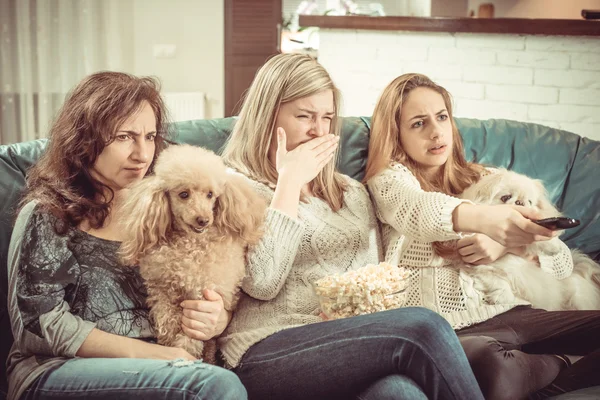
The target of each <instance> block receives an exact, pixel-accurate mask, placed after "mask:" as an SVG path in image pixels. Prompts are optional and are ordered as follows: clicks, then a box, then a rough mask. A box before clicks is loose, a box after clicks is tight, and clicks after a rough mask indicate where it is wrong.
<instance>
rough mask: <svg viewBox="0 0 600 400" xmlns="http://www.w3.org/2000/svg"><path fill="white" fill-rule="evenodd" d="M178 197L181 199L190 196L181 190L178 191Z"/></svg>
mask: <svg viewBox="0 0 600 400" xmlns="http://www.w3.org/2000/svg"><path fill="white" fill-rule="evenodd" d="M179 197H181V198H182V199H187V198H188V197H190V194H189V193H188V192H187V191H185V190H184V191H183V192H179Z"/></svg>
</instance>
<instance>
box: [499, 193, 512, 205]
mask: <svg viewBox="0 0 600 400" xmlns="http://www.w3.org/2000/svg"><path fill="white" fill-rule="evenodd" d="M511 198H512V195H510V194H505V195H504V196H502V197H500V201H502V202H503V203H506V202H507V201H509V200H510V199H511Z"/></svg>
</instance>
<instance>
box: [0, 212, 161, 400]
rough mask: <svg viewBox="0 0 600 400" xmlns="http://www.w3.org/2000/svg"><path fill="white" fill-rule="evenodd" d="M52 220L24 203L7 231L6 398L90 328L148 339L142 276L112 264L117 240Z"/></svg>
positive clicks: (69, 352)
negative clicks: (10, 340)
mask: <svg viewBox="0 0 600 400" xmlns="http://www.w3.org/2000/svg"><path fill="white" fill-rule="evenodd" d="M56 222H57V220H56V218H55V217H53V216H50V215H48V214H43V213H40V212H37V211H36V210H35V204H34V203H30V204H28V205H26V206H25V207H24V208H23V210H22V211H21V213H20V214H19V218H18V220H17V223H16V225H15V229H14V231H13V236H12V239H11V247H10V250H9V263H8V265H9V299H8V300H9V309H10V313H11V314H10V316H11V325H12V330H13V335H14V338H15V342H14V344H13V347H12V349H11V352H10V354H9V357H8V375H9V377H8V380H9V398H19V396H20V395H21V393H22V392H23V391H24V390H26V388H27V387H28V386H29V385H31V383H33V381H34V380H35V378H36V377H37V376H39V375H40V374H41V373H42V372H44V371H45V370H47V369H48V368H51V367H54V366H56V365H59V364H61V363H62V362H64V361H65V360H67V359H68V358H71V357H74V356H75V354H76V353H77V350H78V349H79V347H80V346H81V344H82V343H83V342H84V341H85V339H86V337H87V335H88V334H89V333H90V331H91V330H92V329H93V328H94V327H95V328H97V329H101V330H103V331H106V332H109V333H114V334H117V335H121V336H128V337H132V338H139V339H144V340H150V341H153V340H154V332H153V331H152V328H151V326H150V323H149V320H148V308H147V306H146V302H145V301H146V296H147V294H146V290H145V287H144V285H143V280H142V278H141V276H140V274H139V271H138V269H137V268H136V267H131V266H123V265H121V264H120V263H119V261H118V259H117V250H118V248H119V245H120V243H119V242H115V241H110V240H104V239H100V238H98V237H95V236H91V235H89V234H87V233H85V232H83V231H80V230H78V229H74V228H70V229H68V231H67V233H66V234H65V235H58V234H57V233H56V232H55V230H54V225H55V223H56Z"/></svg>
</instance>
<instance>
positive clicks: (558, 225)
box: [533, 217, 579, 231]
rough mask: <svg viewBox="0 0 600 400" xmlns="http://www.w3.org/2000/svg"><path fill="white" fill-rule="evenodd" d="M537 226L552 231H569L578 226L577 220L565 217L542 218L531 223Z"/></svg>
mask: <svg viewBox="0 0 600 400" xmlns="http://www.w3.org/2000/svg"><path fill="white" fill-rule="evenodd" d="M533 222H535V223H536V224H538V225H541V226H543V227H545V228H548V229H552V230H553V231H555V230H559V229H569V228H575V227H576V226H578V225H579V220H578V219H574V218H566V217H553V218H544V219H538V220H537V221H533Z"/></svg>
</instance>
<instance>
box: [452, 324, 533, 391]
mask: <svg viewBox="0 0 600 400" xmlns="http://www.w3.org/2000/svg"><path fill="white" fill-rule="evenodd" d="M460 342H461V345H462V347H463V349H464V351H465V354H466V355H467V359H468V360H469V364H470V365H471V369H472V370H473V374H474V375H475V378H476V379H477V382H478V383H479V387H480V388H481V391H482V392H483V395H484V397H485V398H486V399H488V400H514V399H518V398H520V397H522V396H521V395H520V393H521V388H520V387H519V384H518V380H517V379H515V378H516V377H515V376H514V374H515V373H518V371H517V370H515V368H514V367H515V365H514V362H512V361H514V360H513V358H514V357H513V354H512V353H511V352H510V351H508V350H506V349H505V348H504V346H502V345H501V344H500V343H499V342H498V341H497V340H496V339H494V338H491V337H487V336H465V337H461V338H460Z"/></svg>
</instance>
